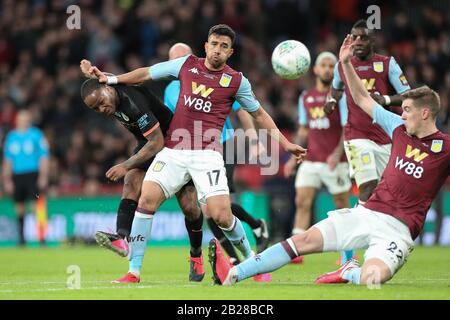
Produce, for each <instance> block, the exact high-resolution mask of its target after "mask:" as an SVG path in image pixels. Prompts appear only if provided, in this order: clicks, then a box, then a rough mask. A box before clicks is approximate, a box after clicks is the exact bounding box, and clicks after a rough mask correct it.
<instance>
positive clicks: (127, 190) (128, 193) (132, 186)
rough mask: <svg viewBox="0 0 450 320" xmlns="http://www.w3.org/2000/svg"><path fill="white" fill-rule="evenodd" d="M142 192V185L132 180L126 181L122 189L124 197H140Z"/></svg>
mask: <svg viewBox="0 0 450 320" xmlns="http://www.w3.org/2000/svg"><path fill="white" fill-rule="evenodd" d="M140 193H141V186H140V185H138V184H136V183H133V182H132V181H125V183H124V184H123V189H122V199H131V200H137V199H139V195H140Z"/></svg>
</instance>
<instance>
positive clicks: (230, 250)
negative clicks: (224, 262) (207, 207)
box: [206, 218, 240, 261]
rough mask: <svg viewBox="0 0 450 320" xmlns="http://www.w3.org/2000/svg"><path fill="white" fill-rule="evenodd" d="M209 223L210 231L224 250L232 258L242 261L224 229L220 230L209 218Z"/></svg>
mask: <svg viewBox="0 0 450 320" xmlns="http://www.w3.org/2000/svg"><path fill="white" fill-rule="evenodd" d="M206 221H207V222H208V226H209V229H210V230H211V232H212V233H213V234H214V237H216V239H217V240H219V242H220V244H221V246H222V248H223V249H224V250H225V252H226V253H227V254H228V255H229V256H230V257H231V258H234V259H236V260H237V261H240V259H239V257H238V255H237V253H236V250H234V247H233V245H232V244H231V242H230V240H228V239H227V237H225V234H224V233H223V231H222V229H220V228H219V226H218V225H217V224H216V223H215V222H214V220H213V219H211V218H208V219H206Z"/></svg>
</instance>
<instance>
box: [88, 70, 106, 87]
mask: <svg viewBox="0 0 450 320" xmlns="http://www.w3.org/2000/svg"><path fill="white" fill-rule="evenodd" d="M89 74H92V75H94V76H95V77H97V78H98V82H100V83H106V82H107V81H108V79H107V77H106V74H104V73H103V72H101V71H100V70H99V69H98V68H97V67H90V68H89Z"/></svg>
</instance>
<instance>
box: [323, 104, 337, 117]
mask: <svg viewBox="0 0 450 320" xmlns="http://www.w3.org/2000/svg"><path fill="white" fill-rule="evenodd" d="M336 105H337V103H336V102H334V101H328V102H327V103H325V105H324V107H323V111H324V112H325V114H326V115H327V116H328V115H330V114H331V113H332V112H333V111H334V109H336Z"/></svg>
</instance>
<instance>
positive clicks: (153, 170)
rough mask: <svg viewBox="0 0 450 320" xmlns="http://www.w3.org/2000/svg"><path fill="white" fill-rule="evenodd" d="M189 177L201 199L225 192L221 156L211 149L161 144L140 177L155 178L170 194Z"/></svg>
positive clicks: (149, 179) (147, 179) (226, 184)
mask: <svg viewBox="0 0 450 320" xmlns="http://www.w3.org/2000/svg"><path fill="white" fill-rule="evenodd" d="M191 179H192V180H193V182H194V185H195V188H196V189H197V195H198V200H199V201H200V202H202V203H206V199H207V198H209V197H211V196H216V195H222V194H229V190H228V182H227V175H226V171H225V167H224V162H223V157H222V155H221V154H220V153H219V152H217V151H213V150H175V149H170V148H164V149H162V150H161V151H160V152H159V153H158V154H157V155H156V157H155V160H153V162H152V164H151V165H150V167H149V168H148V170H147V173H146V175H145V178H144V181H153V182H156V183H157V184H159V185H160V186H161V189H162V190H163V191H164V195H165V196H166V198H170V197H171V196H173V195H174V194H175V193H177V192H178V191H179V190H180V189H181V188H182V187H183V186H184V185H185V184H186V183H188V182H189V181H190V180H191Z"/></svg>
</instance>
